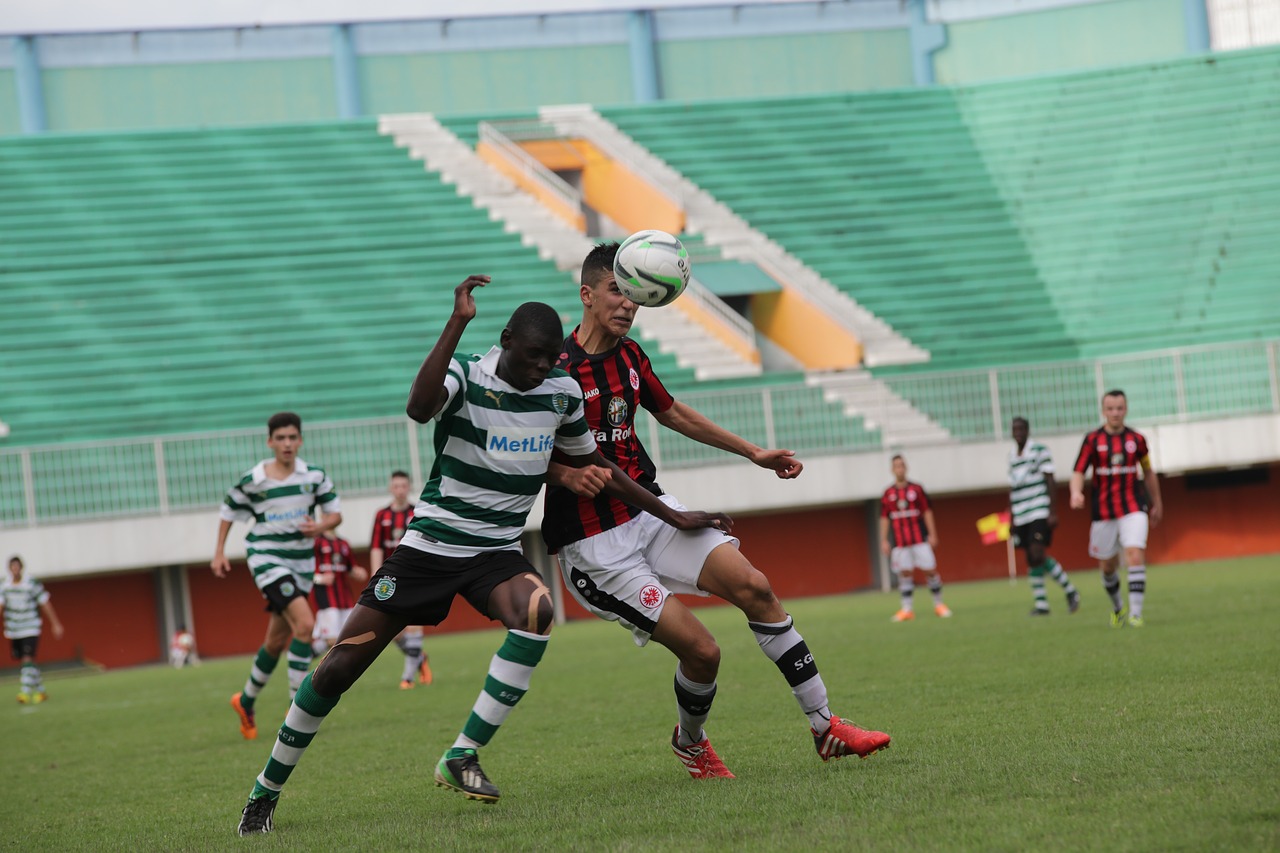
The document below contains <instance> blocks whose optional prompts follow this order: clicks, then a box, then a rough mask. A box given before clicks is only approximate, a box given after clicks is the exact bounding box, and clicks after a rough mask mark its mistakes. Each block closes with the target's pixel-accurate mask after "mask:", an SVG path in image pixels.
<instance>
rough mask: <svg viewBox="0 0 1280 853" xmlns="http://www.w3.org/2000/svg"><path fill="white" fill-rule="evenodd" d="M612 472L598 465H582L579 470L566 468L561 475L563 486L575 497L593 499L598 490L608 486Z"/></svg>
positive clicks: (598, 492)
mask: <svg viewBox="0 0 1280 853" xmlns="http://www.w3.org/2000/svg"><path fill="white" fill-rule="evenodd" d="M612 478H613V472H612V471H610V470H609V469H608V468H603V467H601V466H599V465H584V466H583V467H581V468H566V469H565V471H564V473H563V477H562V479H563V481H564V482H563V485H564V487H565V488H567V489H568V490H569V491H571V492H573V493H574V494H575V495H578V496H580V497H584V498H594V497H595V496H596V495H598V494H600V490H601V489H603V488H604V487H605V486H607V485H608V484H609V480H610V479H612Z"/></svg>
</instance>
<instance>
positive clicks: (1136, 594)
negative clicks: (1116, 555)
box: [1119, 512, 1149, 628]
mask: <svg viewBox="0 0 1280 853" xmlns="http://www.w3.org/2000/svg"><path fill="white" fill-rule="evenodd" d="M1148 521H1149V520H1148V518H1147V514H1146V513H1145V512H1132V513H1129V514H1128V515H1126V516H1125V517H1124V518H1122V519H1120V524H1119V528H1120V545H1121V546H1122V547H1123V548H1124V562H1125V565H1126V566H1127V567H1128V576H1129V577H1128V580H1129V625H1130V626H1131V627H1134V628H1141V627H1142V625H1143V621H1142V605H1143V602H1144V599H1145V598H1146V593H1147V530H1148Z"/></svg>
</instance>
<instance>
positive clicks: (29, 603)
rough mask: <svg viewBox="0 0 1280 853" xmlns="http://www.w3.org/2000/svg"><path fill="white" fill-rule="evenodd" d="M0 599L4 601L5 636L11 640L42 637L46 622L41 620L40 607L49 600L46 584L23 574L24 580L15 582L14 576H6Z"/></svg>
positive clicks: (1, 587)
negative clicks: (41, 631) (41, 633)
mask: <svg viewBox="0 0 1280 853" xmlns="http://www.w3.org/2000/svg"><path fill="white" fill-rule="evenodd" d="M0 598H2V599H3V600H4V635H5V637H7V638H8V639H10V640H21V639H22V638H23V637H38V636H40V628H41V626H42V625H43V624H44V620H43V619H41V618H40V605H41V604H44V603H45V602H47V601H48V600H49V591H48V590H47V589H45V588H44V584H42V583H40V581H38V580H36V579H35V578H33V577H31V575H29V574H27V573H25V572H24V573H23V575H22V580H20V581H18V582H17V583H14V582H13V575H10V574H8V573H6V574H5V578H4V583H3V584H0Z"/></svg>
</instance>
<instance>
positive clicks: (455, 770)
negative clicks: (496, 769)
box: [435, 551, 555, 803]
mask: <svg viewBox="0 0 1280 853" xmlns="http://www.w3.org/2000/svg"><path fill="white" fill-rule="evenodd" d="M473 562H474V564H475V566H474V568H473V569H472V572H473V575H474V580H472V581H470V582H469V583H468V584H467V586H466V588H465V589H464V590H463V595H464V596H465V597H466V599H467V601H468V602H469V603H470V604H471V606H472V607H474V608H475V609H476V610H478V611H479V612H480V613H481V614H483V615H485V616H488V617H489V618H490V619H496V620H498V621H499V622H501V623H502V624H503V625H504V626H506V629H507V634H506V636H505V637H504V638H503V641H502V645H501V646H500V647H499V648H498V651H497V653H496V654H494V656H493V658H492V659H491V660H490V661H489V672H488V675H487V677H486V678H485V683H484V688H483V689H482V690H481V691H480V695H479V696H478V697H477V698H476V701H475V704H474V705H472V707H471V714H470V716H468V717H467V721H466V723H465V724H464V725H463V727H462V730H461V731H460V732H459V733H458V737H457V738H456V739H455V740H454V742H453V746H452V747H450V748H449V749H448V750H446V751H445V753H444V755H443V756H441V758H440V761H439V762H438V763H437V764H436V772H435V779H436V783H437V784H438V785H440V786H441V787H444V788H452V789H453V790H455V791H458V792H460V793H461V794H462V795H463V796H465V797H466V798H467V799H471V800H479V801H480V802H484V803H495V802H497V801H498V797H499V796H500V795H499V792H498V788H497V786H495V785H494V784H493V783H492V782H490V781H489V778H488V777H487V776H485V773H484V770H482V769H481V767H480V760H479V757H478V756H477V754H476V752H477V750H479V749H480V748H481V747H483V746H485V745H487V744H488V743H489V741H490V740H492V739H493V736H494V735H495V734H497V732H498V729H499V727H501V726H502V724H503V723H504V722H506V720H507V717H508V716H509V715H510V714H511V711H512V709H513V708H515V706H516V704H517V703H519V701H520V700H521V699H522V698H523V697H524V695H525V693H526V692H527V691H528V690H529V682H530V680H531V678H532V677H533V671H534V669H535V668H536V667H537V665H538V662H539V661H541V660H542V655H543V653H544V652H545V651H546V649H547V640H548V639H550V635H551V623H552V620H553V618H554V615H555V614H554V612H553V609H552V605H551V593H550V591H549V590H548V589H547V587H546V584H544V583H543V582H542V578H541V577H539V576H538V573H537V572H536V571H534V569H533V567H532V566H530V565H529V563H528V561H527V560H525V558H524V555H523V554H521V553H519V552H517V551H499V552H497V553H494V554H483V555H480V556H479V557H477V558H475V560H474V561H473Z"/></svg>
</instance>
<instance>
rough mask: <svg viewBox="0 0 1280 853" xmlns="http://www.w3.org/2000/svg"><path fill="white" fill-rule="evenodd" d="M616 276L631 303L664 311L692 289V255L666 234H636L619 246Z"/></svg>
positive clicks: (656, 232)
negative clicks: (690, 258) (690, 256)
mask: <svg viewBox="0 0 1280 853" xmlns="http://www.w3.org/2000/svg"><path fill="white" fill-rule="evenodd" d="M613 277H614V279H615V280H616V281H617V282H618V290H621V291H622V295H623V296H625V297H627V298H628V299H630V300H631V301H632V302H634V303H636V304H637V305H643V306H644V307H645V308H661V307H662V306H663V305H670V304H671V303H672V302H674V301H675V299H676V297H677V296H679V295H680V294H682V293H684V289H685V288H686V287H688V286H689V253H688V252H686V251H685V248H684V245H683V244H682V243H681V242H680V241H679V240H677V239H676V238H675V237H672V236H671V235H670V234H668V233H667V232H665V231H653V230H649V231H637V232H636V233H634V234H632V235H631V236H630V237H628V238H627V239H625V240H623V241H622V245H621V246H619V247H618V255H617V257H616V258H614V261H613Z"/></svg>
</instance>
